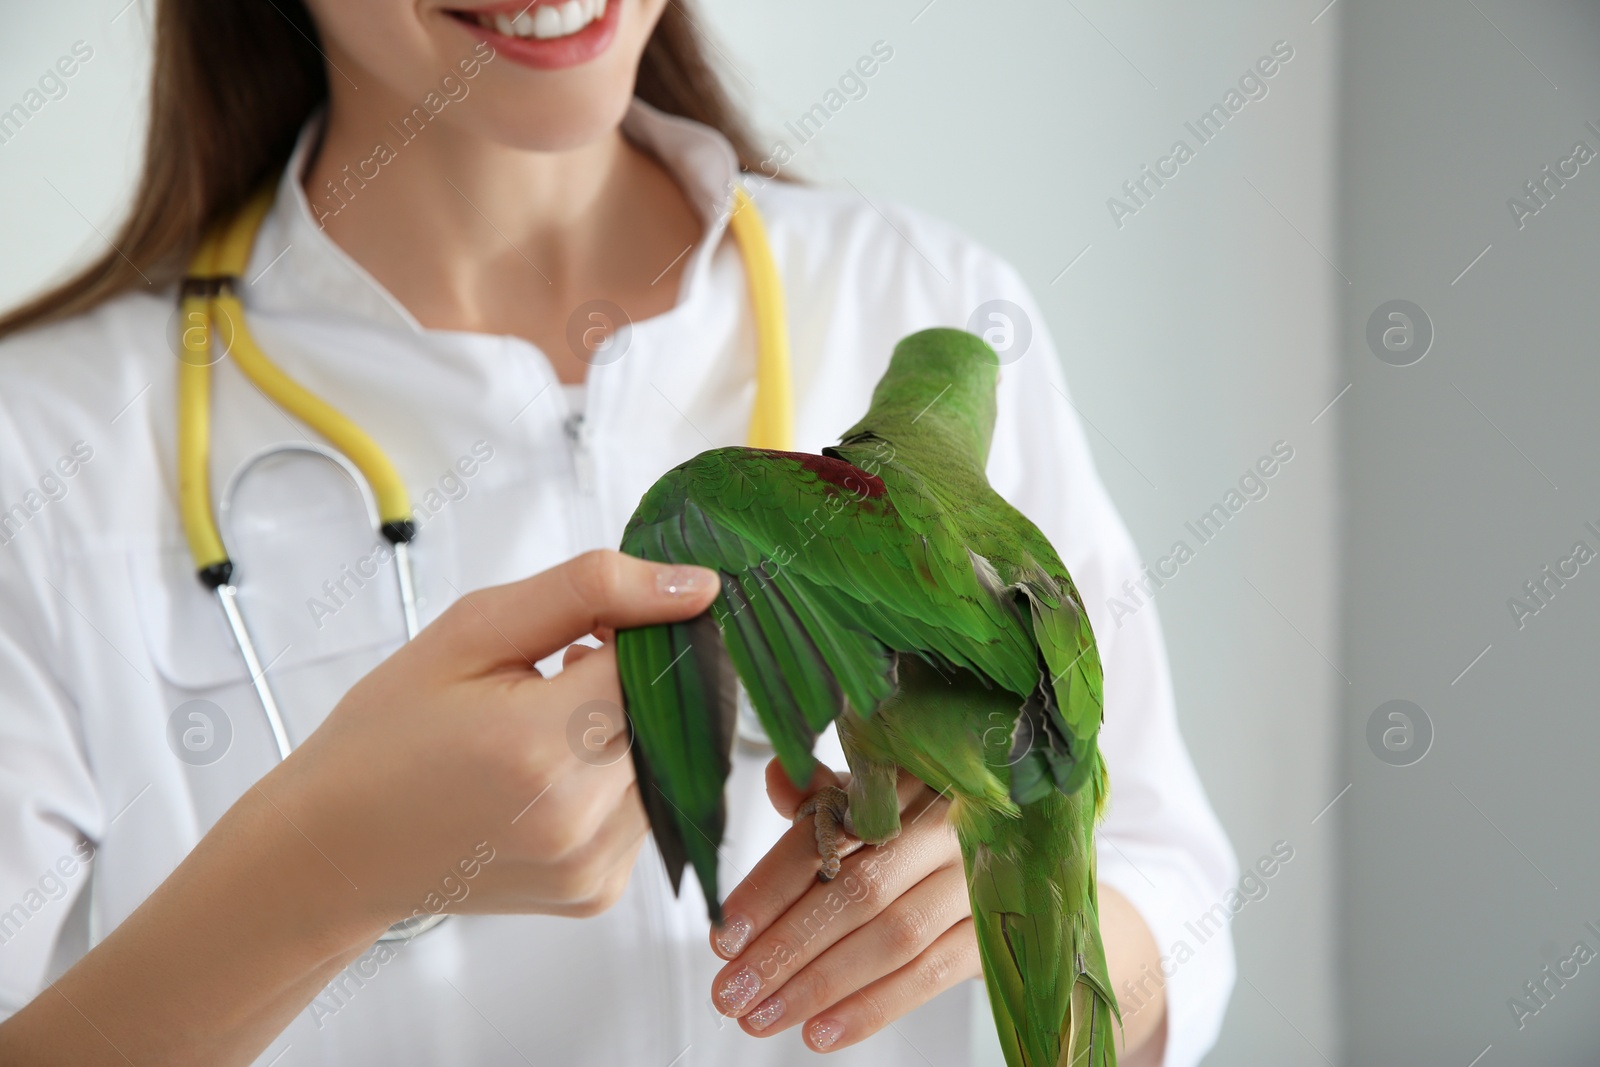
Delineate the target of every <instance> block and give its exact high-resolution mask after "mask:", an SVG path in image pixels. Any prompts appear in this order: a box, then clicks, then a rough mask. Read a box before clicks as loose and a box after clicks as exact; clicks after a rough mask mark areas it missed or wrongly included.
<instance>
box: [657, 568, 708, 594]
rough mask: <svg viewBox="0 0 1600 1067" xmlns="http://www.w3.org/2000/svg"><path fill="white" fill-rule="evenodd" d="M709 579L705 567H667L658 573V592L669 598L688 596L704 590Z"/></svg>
mask: <svg viewBox="0 0 1600 1067" xmlns="http://www.w3.org/2000/svg"><path fill="white" fill-rule="evenodd" d="M709 577H710V574H709V572H708V571H707V570H706V568H704V567H666V568H664V569H662V570H658V571H656V591H657V592H660V593H663V594H665V595H667V596H687V595H688V594H690V593H693V592H697V591H698V590H700V589H702V588H704V587H705V586H706V584H707V579H708V578H709Z"/></svg>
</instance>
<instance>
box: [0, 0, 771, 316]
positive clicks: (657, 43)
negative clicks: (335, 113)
mask: <svg viewBox="0 0 1600 1067" xmlns="http://www.w3.org/2000/svg"><path fill="white" fill-rule="evenodd" d="M688 3H690V0H667V7H666V10H665V12H664V13H663V14H662V16H661V20H660V22H658V23H657V24H656V29H655V32H654V34H652V36H651V38H650V40H649V43H648V44H646V46H645V50H644V56H643V58H642V59H641V60H640V63H639V77H638V82H637V85H636V87H635V90H634V91H635V94H636V95H637V96H639V97H640V98H641V99H643V100H644V101H645V102H646V103H649V104H652V105H654V106H655V107H657V108H660V109H661V110H662V111H666V112H668V113H670V114H674V115H681V116H683V117H684V118H689V119H694V120H695V121H697V122H702V123H704V124H706V125H707V126H711V127H713V128H714V129H716V130H718V131H720V132H721V133H722V134H723V136H725V137H727V138H728V140H729V141H730V142H731V143H732V145H733V149H734V152H735V153H736V154H737V155H738V157H739V165H740V166H741V167H742V168H743V169H745V170H753V169H755V167H756V164H757V161H758V160H759V159H760V158H761V157H760V155H759V154H758V152H757V151H756V149H755V140H754V138H753V137H752V135H751V133H750V130H749V127H748V125H747V122H746V120H745V118H744V116H743V114H742V113H741V112H740V111H739V109H738V108H737V107H736V106H735V104H734V103H733V101H732V99H731V98H730V97H729V95H728V93H727V91H726V89H725V88H724V87H723V84H722V81H721V79H720V78H719V77H718V75H717V72H716V69H715V67H714V66H713V65H712V63H711V61H710V59H709V57H708V56H707V55H706V53H705V50H704V49H703V47H702V46H701V43H700V37H699V30H698V28H697V27H696V26H695V25H694V21H693V20H694V16H693V14H692V13H691V12H690V11H689V10H688V9H687V7H686V5H687V4H688ZM327 96H328V82H327V75H326V71H325V68H324V63H323V58H322V53H321V51H320V46H319V45H318V43H317V28H316V26H315V24H313V22H312V21H311V15H310V13H309V12H308V11H307V10H306V8H305V5H304V4H303V3H302V2H301V0H225V2H221V0H158V2H157V4H156V16H155V63H154V79H153V82H152V86H151V92H150V125H149V133H148V134H147V135H146V138H145V154H144V166H143V170H142V172H141V173H140V175H139V185H138V191H137V193H136V194H135V196H134V200H133V208H132V210H131V211H130V212H129V214H128V217H127V219H126V221H124V222H123V223H122V225H121V227H120V228H119V229H118V230H117V232H116V234H115V236H114V237H113V238H112V239H111V245H112V248H110V249H108V250H107V251H106V253H105V254H104V255H102V256H100V257H99V258H98V259H96V260H95V261H94V262H92V263H90V264H89V265H88V266H87V267H84V268H83V269H82V270H81V271H79V272H78V273H77V274H75V275H73V276H72V277H70V278H68V279H67V280H66V281H64V282H62V283H61V284H59V285H57V286H55V287H54V288H52V289H49V290H47V291H46V292H44V293H42V294H41V295H39V296H37V297H34V298H33V299H32V300H29V301H28V302H27V303H25V304H23V305H22V306H21V307H18V308H15V309H14V310H12V311H10V312H8V313H6V314H4V315H0V338H4V337H5V336H6V335H8V334H12V333H16V332H17V331H19V330H24V329H27V328H28V327H30V326H36V325H40V324H43V323H47V322H53V321H55V320H57V319H64V318H68V317H70V316H73V315H78V314H81V313H83V312H86V311H89V310H91V309H93V308H95V307H97V306H98V305H100V304H102V303H104V302H105V301H107V300H110V299H111V298H112V297H115V296H118V295H120V294H122V293H125V292H128V291H131V290H135V289H144V290H146V291H157V290H160V289H161V288H164V287H165V286H167V285H169V284H171V283H172V282H174V281H176V280H177V279H178V278H179V277H181V276H182V274H183V269H184V267H185V266H186V264H187V262H188V259H189V257H190V255H191V253H192V252H193V250H194V248H195V246H196V245H197V244H198V243H199V240H200V238H201V236H202V235H203V234H204V233H205V232H206V230H207V229H208V228H209V227H210V226H211V225H213V224H214V223H216V222H218V221H220V220H221V219H224V218H226V217H228V216H229V215H231V214H233V213H234V212H235V211H237V210H238V209H239V208H240V207H241V206H242V205H243V204H244V202H245V200H246V199H248V198H249V196H250V194H251V193H252V192H253V191H254V190H255V189H256V188H257V187H259V185H260V184H261V183H262V182H263V181H265V180H266V179H267V178H268V177H269V176H270V175H272V174H274V173H276V172H277V171H279V170H281V169H282V168H283V166H284V164H286V163H287V162H288V160H289V154H290V152H291V151H293V149H294V142H295V138H296V136H297V135H298V133H299V131H300V128H301V126H302V125H304V123H305V121H306V119H307V118H308V117H309V116H310V115H311V113H312V112H313V111H314V110H315V109H316V108H317V107H318V106H319V105H320V104H321V103H322V102H323V101H324V100H326V99H327Z"/></svg>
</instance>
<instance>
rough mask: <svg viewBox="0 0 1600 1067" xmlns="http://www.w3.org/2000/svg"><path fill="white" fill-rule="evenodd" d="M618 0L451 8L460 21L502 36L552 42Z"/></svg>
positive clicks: (585, 24)
mask: <svg viewBox="0 0 1600 1067" xmlns="http://www.w3.org/2000/svg"><path fill="white" fill-rule="evenodd" d="M611 2H618V3H620V2H621V0H565V3H553V2H549V0H534V2H532V3H529V4H527V5H526V6H517V7H506V8H502V9H501V10H498V11H493V12H490V11H451V12H450V15H451V16H453V17H454V18H457V19H459V20H461V21H462V22H467V23H471V24H473V25H475V26H480V27H482V28H483V29H486V30H490V31H493V32H495V33H498V34H501V35H503V36H506V37H516V38H520V39H522V40H536V41H552V40H558V39H560V38H562V37H572V36H574V35H576V34H578V33H581V32H582V31H583V30H584V29H585V28H587V27H588V26H591V25H593V24H594V23H596V22H599V21H600V20H601V19H602V18H604V17H605V13H606V5H607V4H608V3H611Z"/></svg>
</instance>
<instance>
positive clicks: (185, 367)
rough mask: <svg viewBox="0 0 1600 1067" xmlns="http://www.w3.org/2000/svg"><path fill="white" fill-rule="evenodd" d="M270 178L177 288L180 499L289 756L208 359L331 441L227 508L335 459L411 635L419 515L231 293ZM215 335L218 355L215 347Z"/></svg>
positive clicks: (754, 234)
mask: <svg viewBox="0 0 1600 1067" xmlns="http://www.w3.org/2000/svg"><path fill="white" fill-rule="evenodd" d="M275 187H276V183H273V184H270V185H268V186H267V187H266V188H264V189H263V190H262V191H261V192H260V193H258V194H257V195H256V196H255V197H253V198H252V199H251V200H250V202H249V203H248V204H246V205H245V207H244V208H243V209H242V210H241V211H240V212H239V213H238V214H237V215H235V216H234V217H233V218H232V219H231V220H229V221H228V222H226V223H225V224H224V225H222V226H220V227H219V228H217V229H216V230H214V231H213V232H212V233H210V234H209V235H208V236H207V237H206V238H205V239H204V240H203V241H202V242H201V244H200V248H199V250H198V251H197V252H196V253H195V256H194V258H193V260H192V261H191V262H190V264H189V270H188V273H187V274H186V275H185V277H184V280H183V285H182V287H181V289H180V291H179V302H180V309H181V321H182V323H183V329H182V333H181V339H180V342H179V345H180V348H181V352H180V353H179V355H180V362H179V368H178V508H179V511H180V513H181V515H182V519H183V528H184V534H185V536H186V538H187V539H188V542H189V551H190V554H191V555H192V556H193V557H194V564H195V568H196V570H197V572H198V574H199V578H200V581H201V583H202V584H203V585H204V586H205V587H206V588H207V589H209V590H211V591H212V592H214V593H215V594H216V596H217V600H218V601H219V602H220V604H221V606H222V611H223V614H224V616H225V617H226V619H227V622H228V627H229V629H230V630H231V631H232V633H233V639H234V642H235V644H236V645H237V646H238V649H239V653H240V655H241V656H242V657H243V658H244V665H245V668H246V670H248V671H249V672H250V679H251V684H252V685H253V686H254V688H255V691H256V696H257V698H258V699H259V700H260V702H261V708H262V711H263V712H264V713H265V715H266V718H267V722H268V724H269V725H270V727H271V729H272V737H273V740H274V741H275V742H276V743H277V747H278V757H279V758H280V759H286V758H288V755H289V752H290V751H291V748H292V746H291V745H290V743H289V734H288V731H287V730H286V729H285V727H284V722H283V716H282V714H281V713H280V711H279V709H278V702H277V700H276V698H275V697H274V696H273V693H272V686H271V685H270V684H269V683H268V681H267V676H266V669H265V667H263V665H262V661H261V657H260V655H259V654H258V653H257V651H256V646H255V642H254V640H253V639H252V638H251V636H250V628H249V627H248V626H247V625H246V624H245V620H244V616H243V614H242V613H241V612H240V610H239V600H238V585H237V583H236V581H235V567H234V564H233V561H232V559H230V558H229V555H228V549H227V545H226V544H225V542H224V540H223V534H222V528H221V526H220V525H219V523H218V521H217V516H216V513H215V512H214V511H213V508H212V499H211V469H210V468H211V368H212V366H213V365H214V364H215V363H218V362H221V361H222V360H223V359H228V358H231V359H232V360H233V362H234V364H235V365H236V366H237V367H238V368H239V370H240V371H241V372H242V373H243V374H244V376H245V377H246V378H247V379H249V380H250V381H251V382H253V383H254V384H255V386H256V387H257V388H258V389H260V390H261V392H262V393H263V394H265V395H266V396H267V398H268V399H270V400H272V401H273V402H274V403H276V404H277V405H278V406H279V407H280V408H282V409H283V410H285V411H287V412H288V413H290V414H292V415H294V416H295V417H297V418H299V419H300V421H302V422H303V423H305V424H306V425H307V426H309V427H310V428H311V429H313V430H315V431H317V433H318V434H320V435H321V436H322V437H323V439H324V440H326V441H327V442H328V445H329V446H331V447H329V448H324V447H322V446H319V445H309V444H285V445H275V446H272V447H270V448H268V449H265V450H263V451H261V452H258V453H256V454H255V455H254V456H252V457H250V459H248V460H247V461H246V462H245V463H244V464H243V465H242V466H241V467H240V468H239V470H237V471H235V472H234V474H233V475H232V477H231V478H230V479H229V481H228V484H227V486H226V487H225V489H224V492H223V495H222V510H223V512H224V514H226V512H227V511H228V508H229V506H230V500H231V497H232V493H233V490H234V489H235V488H236V487H237V485H238V483H239V481H240V479H241V478H242V476H243V475H244V474H245V473H246V472H247V471H248V470H249V469H250V468H252V467H253V466H255V465H256V464H257V463H259V462H261V461H263V460H265V459H267V458H269V457H270V456H273V455H277V454H281V453H282V452H285V451H298V452H309V453H312V454H314V455H317V456H320V457H322V458H324V459H327V460H329V461H332V462H334V463H335V464H337V465H338V466H340V467H341V468H343V469H344V470H345V472H346V473H347V474H349V475H350V477H351V480H352V481H353V482H354V483H355V484H356V486H357V487H358V489H359V490H360V491H361V494H362V498H363V500H364V501H365V503H366V505H367V511H368V515H369V517H370V518H371V519H372V521H373V526H374V528H375V530H376V532H377V533H378V534H379V535H380V536H382V537H383V538H384V540H386V541H387V542H388V543H389V544H390V545H391V546H392V548H393V555H394V563H395V573H396V576H397V580H398V582H399V586H400V603H401V607H402V611H403V613H404V615H405V626H406V639H407V640H410V639H411V638H413V637H415V636H416V634H417V630H418V622H417V601H416V584H415V581H414V578H413V575H412V570H411V558H410V554H409V548H408V546H409V544H410V542H411V540H412V539H413V538H414V537H415V536H416V524H415V523H414V521H413V520H412V511H411V496H410V494H409V493H408V492H407V491H406V486H405V483H404V482H403V481H402V480H401V478H400V474H399V472H398V471H397V470H396V469H395V466H394V463H393V462H392V461H391V460H390V459H389V457H388V456H387V455H386V454H385V453H384V451H383V449H382V448H381V447H380V446H379V445H378V443H377V442H376V441H374V440H373V439H372V438H371V437H370V436H369V435H368V434H367V433H366V431H364V430H363V429H361V427H359V426H357V425H356V424H355V423H354V422H352V421H351V420H350V419H348V418H346V417H345V416H344V415H343V414H342V413H341V412H340V411H338V409H336V408H334V407H333V406H332V405H331V404H329V403H328V402H327V401H325V400H323V399H322V398H321V397H319V396H317V395H316V394H315V393H312V392H311V391H310V390H308V389H306V388H305V387H304V386H302V385H301V384H300V383H299V382H297V381H295V380H294V379H293V378H291V377H289V375H287V374H285V373H284V372H283V371H282V370H281V369H280V368H279V367H278V366H277V364H275V363H273V362H272V361H271V360H270V359H268V358H267V356H266V354H265V353H264V352H262V350H261V348H260V346H259V345H257V344H256V342H255V339H254V338H253V337H252V336H251V334H250V330H249V326H248V324H247V322H246V318H245V313H244V305H243V304H242V303H241V302H240V300H239V288H240V278H241V277H242V276H243V274H244V270H245V266H246V264H247V263H248V262H249V259H250V252H251V249H252V248H253V247H254V245H255V239H256V231H257V230H259V229H260V226H261V221H262V219H263V218H264V217H265V216H266V214H267V211H268V210H269V209H270V208H271V206H272V202H273V198H274V193H275ZM728 228H729V229H730V230H731V231H732V233H733V236H734V240H735V242H736V243H737V244H738V246H739V252H740V255H741V257H742V258H743V260H744V268H745V275H746V278H747V280H748V283H749V287H750V302H751V308H752V311H753V313H754V318H755V328H756V396H755V407H754V411H753V412H752V414H751V418H750V430H749V434H748V437H747V443H748V444H749V445H750V446H751V447H753V448H774V449H783V450H789V449H792V448H793V447H794V444H793V439H794V402H793V395H792V383H791V378H790V368H789V335H788V329H787V325H786V323H785V312H784V300H783V284H782V280H781V279H780V278H779V276H778V270H777V266H776V264H775V263H774V262H773V258H772V250H771V248H770V246H769V245H768V243H767V236H766V228H765V226H764V225H763V223H762V221H761V215H760V213H759V212H758V211H757V210H756V207H755V204H754V203H753V202H752V201H751V199H750V197H749V195H748V194H747V193H746V192H745V191H744V190H743V189H742V188H739V187H737V186H735V187H734V193H733V208H732V212H731V214H730V215H729V218H728ZM219 327H221V328H219ZM219 345H220V347H221V349H222V355H220V356H217V355H215V351H216V348H217V346H219ZM443 918H444V916H443V915H428V916H422V917H419V918H413V919H408V920H406V921H404V922H400V923H396V924H395V925H394V927H392V928H391V929H390V930H389V932H388V933H386V934H385V935H384V937H383V940H397V939H405V938H409V937H414V936H415V935H417V934H419V933H421V932H422V931H424V930H427V929H429V928H431V927H432V926H434V925H435V924H437V923H438V922H439V921H441V920H442V919H443Z"/></svg>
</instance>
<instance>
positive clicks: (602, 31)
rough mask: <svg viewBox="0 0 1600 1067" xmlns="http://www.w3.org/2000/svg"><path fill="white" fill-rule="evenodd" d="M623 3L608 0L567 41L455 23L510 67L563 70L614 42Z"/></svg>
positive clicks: (584, 60) (474, 23)
mask: <svg viewBox="0 0 1600 1067" xmlns="http://www.w3.org/2000/svg"><path fill="white" fill-rule="evenodd" d="M623 2H624V0H607V3H606V10H605V14H603V15H601V16H600V17H599V18H598V19H596V20H595V21H593V22H591V23H589V25H587V26H585V27H584V28H583V29H581V30H579V31H578V32H577V33H574V34H571V35H569V36H567V37H551V38H548V39H545V40H540V39H539V38H537V37H511V36H508V35H507V34H503V33H501V32H499V31H498V30H491V29H489V28H487V27H485V26H480V25H478V24H477V23H476V22H474V21H471V20H470V19H462V18H458V19H456V21H457V22H459V23H460V24H461V25H462V26H464V27H466V28H467V30H468V31H469V32H471V33H474V34H476V35H477V36H478V37H480V38H482V39H483V40H485V41H487V42H489V44H490V46H491V47H493V48H494V50H495V52H496V53H497V54H499V55H503V56H505V57H506V58H507V59H509V60H511V62H513V63H520V64H521V65H522V66H525V67H533V68H535V69H537V70H562V69H564V68H566V67H576V66H578V65H579V64H580V63H587V62H589V60H591V59H593V58H594V57H595V56H597V55H599V54H600V53H601V52H604V51H605V50H606V49H607V48H608V47H610V45H611V42H612V41H613V40H615V39H616V36H617V25H618V24H619V23H620V22H621V21H622V5H623Z"/></svg>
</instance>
